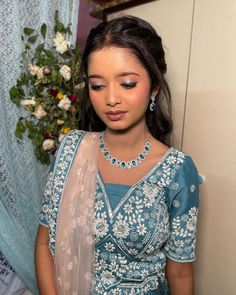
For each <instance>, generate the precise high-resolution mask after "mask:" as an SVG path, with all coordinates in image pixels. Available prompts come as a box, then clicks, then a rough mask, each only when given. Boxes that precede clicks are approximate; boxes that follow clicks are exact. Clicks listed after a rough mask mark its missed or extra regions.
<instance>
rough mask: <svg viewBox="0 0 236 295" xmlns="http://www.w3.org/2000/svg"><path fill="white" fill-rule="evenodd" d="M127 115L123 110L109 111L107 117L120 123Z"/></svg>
mask: <svg viewBox="0 0 236 295" xmlns="http://www.w3.org/2000/svg"><path fill="white" fill-rule="evenodd" d="M126 113H127V112H126V111H122V110H117V111H109V112H106V116H107V118H108V119H109V120H110V121H119V120H120V119H122V118H123V117H124V115H125V114H126Z"/></svg>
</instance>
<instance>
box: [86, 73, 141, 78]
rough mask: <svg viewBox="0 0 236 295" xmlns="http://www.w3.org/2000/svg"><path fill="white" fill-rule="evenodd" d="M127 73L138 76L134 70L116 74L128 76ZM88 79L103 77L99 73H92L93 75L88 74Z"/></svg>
mask: <svg viewBox="0 0 236 295" xmlns="http://www.w3.org/2000/svg"><path fill="white" fill-rule="evenodd" d="M129 75H135V76H140V75H139V74H138V73H135V72H121V73H119V74H118V75H117V77H118V78H119V77H125V76H129ZM88 78H89V79H92V78H100V79H101V78H103V76H101V75H97V74H93V75H89V76H88Z"/></svg>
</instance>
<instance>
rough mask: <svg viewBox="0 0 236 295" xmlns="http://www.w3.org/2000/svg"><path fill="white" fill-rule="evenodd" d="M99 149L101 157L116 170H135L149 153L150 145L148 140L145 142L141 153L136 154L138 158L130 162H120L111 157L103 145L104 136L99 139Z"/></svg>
mask: <svg viewBox="0 0 236 295" xmlns="http://www.w3.org/2000/svg"><path fill="white" fill-rule="evenodd" d="M99 147H100V149H101V152H102V155H103V156H104V158H105V159H106V160H107V161H109V162H110V163H111V164H112V165H114V166H116V167H118V168H122V169H130V168H135V167H137V166H138V165H140V164H141V163H142V161H143V160H145V158H146V156H147V154H148V153H149V152H150V150H151V148H152V145H151V142H150V140H147V141H146V143H145V146H144V148H143V149H142V151H141V152H140V153H139V154H138V156H137V157H136V158H135V159H133V160H130V161H122V160H119V159H117V158H116V157H114V156H113V155H111V153H110V151H109V150H108V148H107V147H106V145H105V142H104V134H102V135H101V136H100V138H99Z"/></svg>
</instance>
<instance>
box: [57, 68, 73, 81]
mask: <svg viewBox="0 0 236 295" xmlns="http://www.w3.org/2000/svg"><path fill="white" fill-rule="evenodd" d="M59 72H60V74H61V75H62V77H63V78H64V79H65V80H66V81H69V80H70V78H71V68H70V67H68V66H67V65H64V66H62V67H61V68H60V71H59Z"/></svg>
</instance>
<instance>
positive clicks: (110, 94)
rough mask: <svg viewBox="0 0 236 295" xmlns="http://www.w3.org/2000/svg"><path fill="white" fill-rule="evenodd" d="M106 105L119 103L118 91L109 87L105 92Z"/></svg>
mask: <svg viewBox="0 0 236 295" xmlns="http://www.w3.org/2000/svg"><path fill="white" fill-rule="evenodd" d="M105 102H106V105H108V106H112V107H114V106H116V105H117V104H120V103H121V97H120V95H119V93H118V91H116V90H115V89H113V88H109V89H108V91H107V94H106V101H105Z"/></svg>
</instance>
